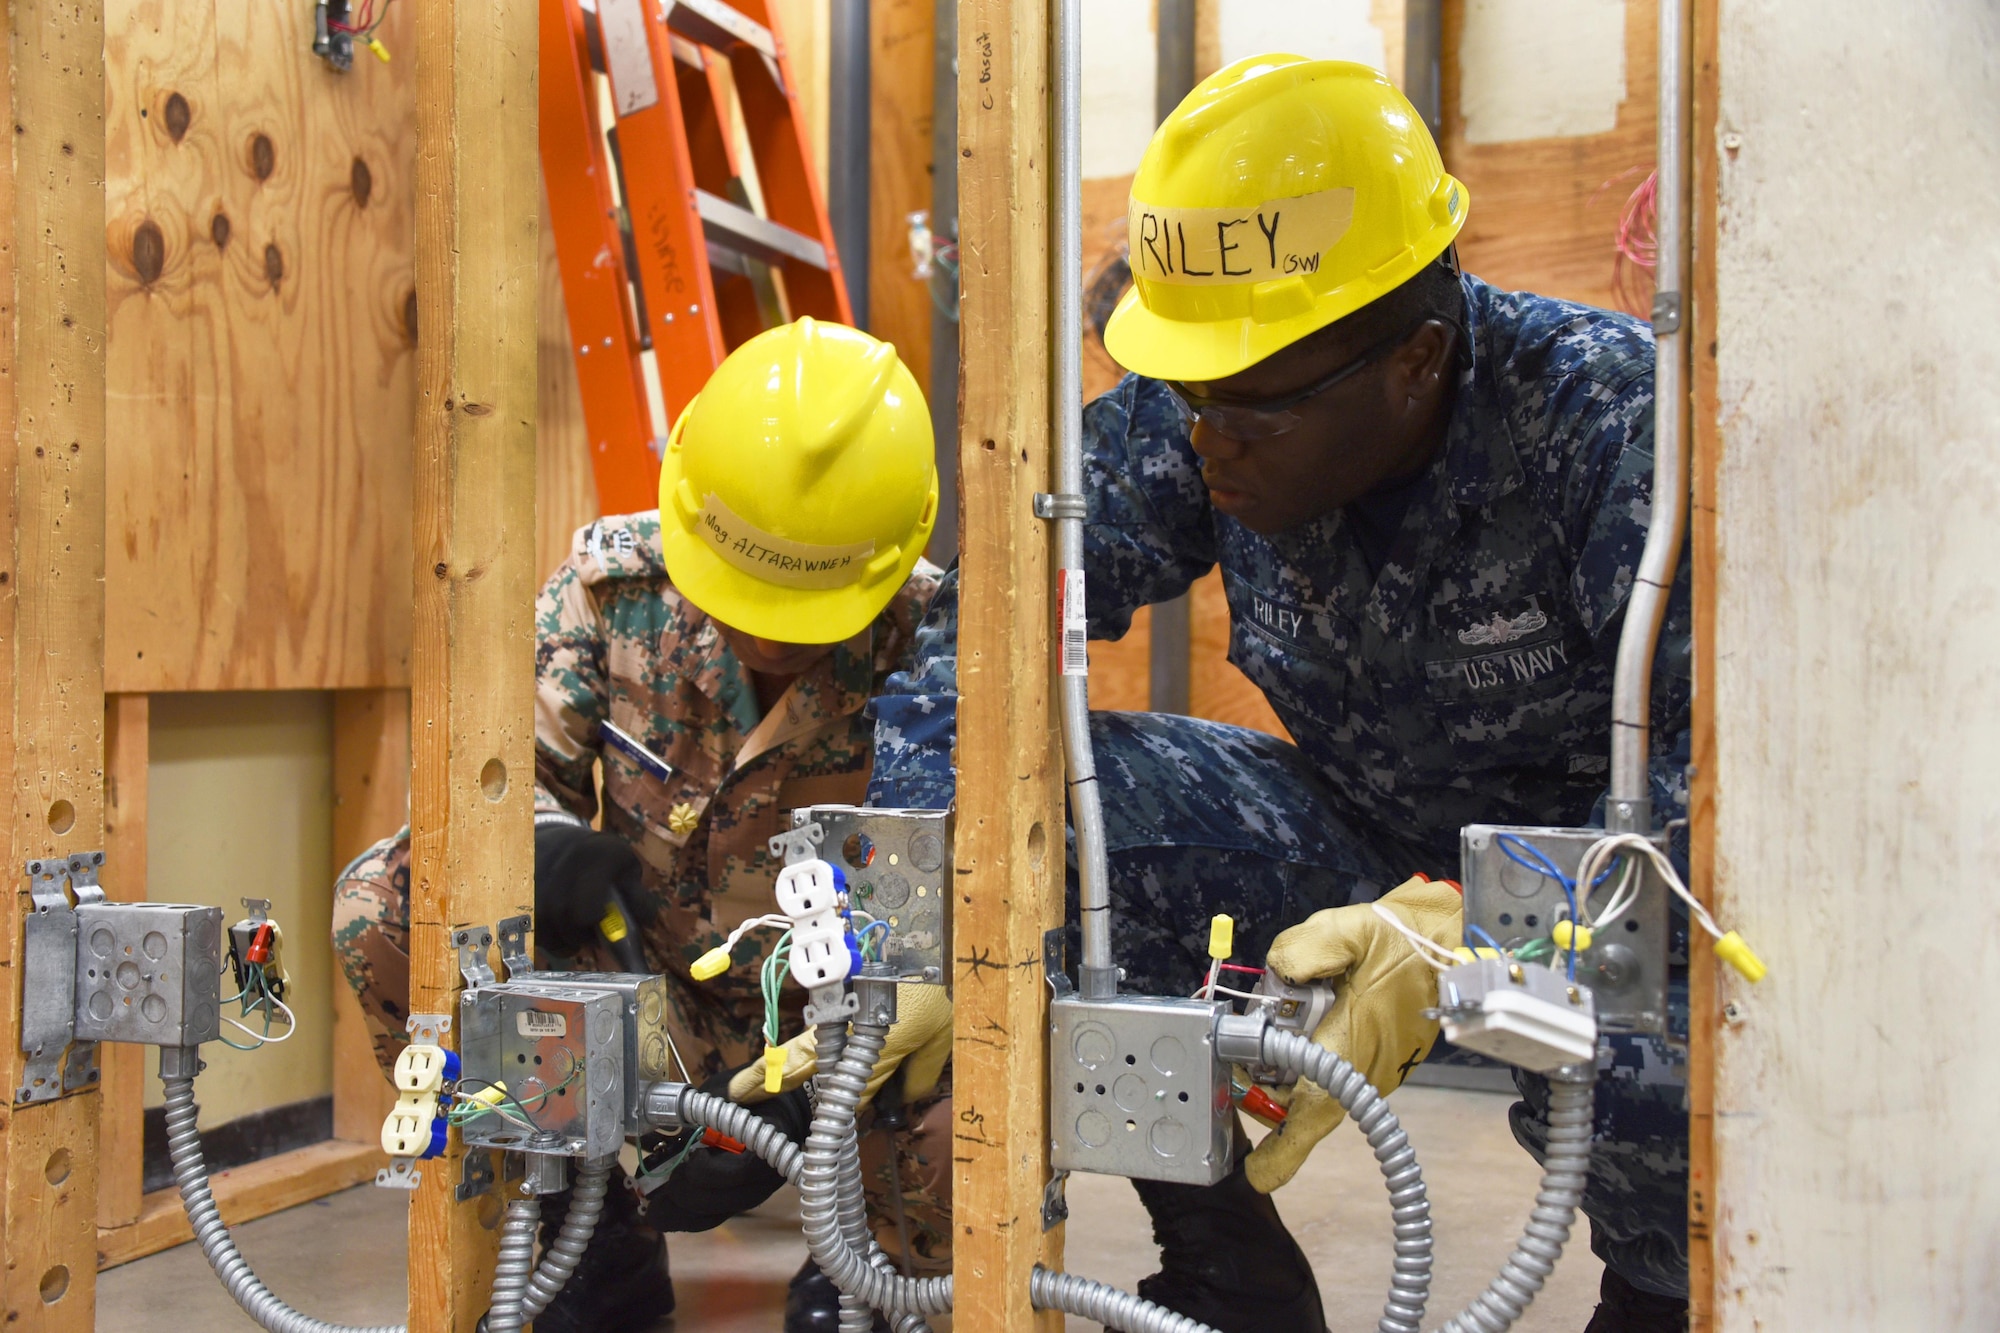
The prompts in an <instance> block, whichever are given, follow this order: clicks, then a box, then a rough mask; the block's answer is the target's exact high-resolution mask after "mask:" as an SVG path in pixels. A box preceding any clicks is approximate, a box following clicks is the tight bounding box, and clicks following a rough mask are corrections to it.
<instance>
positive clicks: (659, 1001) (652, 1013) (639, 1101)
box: [508, 972, 686, 1134]
mask: <svg viewBox="0 0 2000 1333" xmlns="http://www.w3.org/2000/svg"><path fill="white" fill-rule="evenodd" d="M528 980H540V981H546V982H548V983H549V984H551V985H557V986H563V987H567V988H569V989H571V990H589V991H604V992H606V993H607V994H611V995H616V996H617V997H618V1002H619V1003H620V1004H621V1005H623V1006H624V1009H625V1017H624V1021H623V1022H622V1023H621V1024H620V1025H619V1027H620V1029H621V1032H622V1034H623V1037H624V1040H623V1042H622V1043H621V1045H622V1047H623V1051H622V1057H623V1060H624V1066H625V1091H624V1104H625V1132H626V1133H627V1134H644V1133H645V1132H647V1130H649V1129H650V1128H651V1125H650V1124H649V1123H648V1121H647V1120H646V1116H645V1098H644V1094H645V1091H646V1085H647V1084H648V1083H658V1082H661V1081H663V1080H666V1079H671V1078H675V1077H680V1078H685V1077H686V1075H685V1074H684V1073H683V1072H682V1071H680V1070H677V1069H675V1068H674V1067H673V1055H672V1046H671V1043H670V1042H669V1039H668V1035H667V1031H668V1030H667V1013H668V1008H667V979H666V978H665V977H663V976H653V975H648V974H646V973H643V972H554V973H550V972H544V973H533V972H530V973H527V974H525V975H522V976H516V977H513V978H511V979H510V981H509V983H508V984H509V985H511V984H513V982H515V981H528Z"/></svg>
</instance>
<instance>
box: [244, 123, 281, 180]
mask: <svg viewBox="0 0 2000 1333" xmlns="http://www.w3.org/2000/svg"><path fill="white" fill-rule="evenodd" d="M277 169H278V150H277V149H276V148H275V147H273V146H272V144H271V136H270V135H268V134H261V133H260V134H254V135H252V136H251V137H250V174H251V175H253V176H255V177H256V178H257V179H258V180H260V181H267V180H269V179H271V173H272V172H274V171H276V170H277Z"/></svg>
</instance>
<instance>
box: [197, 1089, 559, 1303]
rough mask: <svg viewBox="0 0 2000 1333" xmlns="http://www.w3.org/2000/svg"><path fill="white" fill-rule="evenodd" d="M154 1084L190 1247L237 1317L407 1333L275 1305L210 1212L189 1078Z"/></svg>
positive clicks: (225, 1228)
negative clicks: (160, 1092)
mask: <svg viewBox="0 0 2000 1333" xmlns="http://www.w3.org/2000/svg"><path fill="white" fill-rule="evenodd" d="M175 1053H176V1052H174V1051H172V1050H167V1051H162V1052H161V1056H162V1058H163V1059H164V1058H167V1057H169V1056H171V1055H173V1054H175ZM184 1054H185V1055H186V1057H187V1058H188V1061H189V1063H188V1065H187V1066H186V1067H191V1068H198V1067H199V1066H198V1065H194V1064H193V1063H192V1061H193V1057H194V1052H193V1051H191V1050H190V1051H186V1052H184ZM160 1081H161V1083H163V1084H164V1085H165V1087H166V1094H167V1155H168V1157H170V1158H171V1159H172V1161H173V1166H174V1184H175V1185H176V1186H178V1187H179V1188H180V1192H181V1204H182V1206H183V1207H185V1208H186V1209H187V1215H188V1223H189V1225H190V1226H192V1227H193V1228H194V1238H195V1241H196V1243H197V1244H199V1245H200V1246H201V1252H202V1254H203V1255H205V1256H206V1257H207V1259H208V1265H209V1267H210V1268H213V1269H214V1270H215V1275H216V1277H218V1278H220V1279H221V1281H222V1285H223V1288H224V1289H225V1290H226V1291H228V1293H229V1296H230V1299H231V1300H233V1301H235V1302H236V1303H237V1304H238V1305H240V1306H242V1307H243V1313H245V1314H247V1315H249V1316H250V1317H251V1318H252V1319H254V1320H255V1321H256V1322H257V1324H258V1326H259V1327H261V1328H267V1329H270V1330H271V1333H407V1328H406V1326H405V1325H402V1324H380V1325H375V1326H373V1327H369V1328H363V1329H357V1328H354V1327H352V1326H350V1325H346V1324H334V1323H329V1322H327V1321H326V1320H324V1319H314V1318H312V1317H311V1316H309V1315H303V1314H300V1313H299V1312H298V1311H297V1310H294V1309H293V1308H292V1307H291V1306H289V1305H287V1304H285V1303H284V1302H283V1301H281V1300H279V1299H278V1298H277V1296H275V1295H274V1294H272V1291H271V1289H270V1288H269V1287H267V1286H265V1285H264V1284H263V1283H262V1282H260V1281H258V1280H257V1275H256V1274H255V1273H254V1272H252V1271H251V1270H250V1265H249V1264H248V1263H246V1262H245V1261H244V1258H243V1256H242V1254H241V1253H239V1252H238V1251H237V1249H236V1242H235V1240H234V1239H233V1238H232V1237H231V1236H230V1234H229V1228H228V1226H227V1225H225V1224H224V1222H223V1220H222V1214H221V1213H219V1212H218V1211H216V1207H215V1196H214V1195H212V1194H210V1193H209V1189H208V1165H207V1163H206V1162H204V1161H203V1160H202V1155H201V1134H200V1132H199V1131H198V1130H196V1128H195V1115H196V1110H195V1104H194V1079H193V1077H191V1076H190V1077H187V1078H178V1077H176V1078H163V1079H161V1080H160ZM530 1238H531V1240H532V1233H531V1237H530ZM517 1327H518V1325H517Z"/></svg>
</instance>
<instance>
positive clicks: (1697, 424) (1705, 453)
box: [1688, 0, 1722, 1333]
mask: <svg viewBox="0 0 2000 1333" xmlns="http://www.w3.org/2000/svg"><path fill="white" fill-rule="evenodd" d="M1719 12H1720V5H1719V3H1718V0H1694V48H1693V54H1694V112H1693V118H1692V119H1693V127H1694V128H1693V144H1692V152H1691V153H1690V162H1691V164H1692V167H1693V178H1694V180H1693V183H1694V208H1693V211H1692V213H1691V215H1690V216H1691V218H1692V220H1693V224H1694V246H1693V264H1692V266H1691V269H1690V272H1691V275H1692V282H1691V284H1690V286H1691V292H1690V295H1691V298H1692V299H1691V300H1690V301H1689V303H1688V306H1689V319H1690V330H1691V331H1690V333H1689V338H1690V339H1691V341H1692V342H1693V347H1692V348H1691V349H1690V351H1691V355H1690V357H1689V362H1690V367H1691V372H1692V375H1691V380H1692V388H1693V403H1692V407H1691V410H1690V412H1689V417H1690V425H1691V426H1692V428H1693V432H1694V442H1693V451H1692V454H1691V460H1690V474H1691V480H1692V486H1693V508H1692V511H1691V513H1690V514H1689V521H1690V530H1691V533H1692V540H1693V543H1694V680H1695V690H1694V717H1693V724H1692V725H1693V738H1692V756H1691V757H1692V759H1693V768H1692V770H1691V774H1690V779H1689V783H1688V816H1689V823H1688V837H1689V848H1688V872H1689V874H1688V880H1689V887H1690V888H1692V889H1693V890H1694V893H1695V896H1696V897H1698V898H1699V899H1701V901H1702V902H1703V903H1704V904H1706V905H1711V906H1712V905H1713V904H1714V901H1715V897H1714V894H1715V815H1716V800H1717V796H1718V793H1717V790H1716V777H1717V764H1716V746H1715V609H1716V576H1717V574H1718V572H1719V565H1718V561H1719V559H1720V548H1719V547H1718V545H1717V533H1716V499H1717V477H1718V475H1719V473H1720V469H1721V466H1722V416H1721V410H1720V400H1719V399H1718V397H1717V381H1716V371H1717V365H1716V358H1715V340H1716V329H1717V310H1716V276H1715V247H1716V240H1717V237H1718V235H1719V232H1718V228H1717V222H1718V209H1719V207H1720V203H1721V174H1720V167H1721V164H1720V161H1719V160H1718V158H1717V156H1716V152H1717V147H1716V146H1717V143H1718V140H1719V139H1720V134H1719V133H1718V121H1719V117H1720V115H1721V111H1720V105H1721V94H1722V78H1721V69H1720V63H1719V62H1720V56H1719V52H1718V49H1717V41H1718V33H1719ZM1716 966H1717V964H1716V961H1715V955H1714V954H1713V953H1712V952H1710V951H1709V950H1707V949H1691V950H1689V951H1688V1314H1689V1329H1690V1333H1709V1331H1710V1330H1712V1329H1713V1328H1714V1327H1715V1320H1716V1290H1715V1249H1714V1231H1713V1225H1714V1221H1715V1218H1716V1215H1717V1214H1716V1208H1717V1205H1718V1197H1717V1192H1716V1191H1717V1185H1718V1183H1719V1180H1718V1177H1717V1174H1716V1161H1715V1047H1716V1025H1717V1024H1718V1023H1719V1022H1720V1021H1721V1015H1720V1014H1718V1013H1717V1012H1716V1001H1715V993H1716Z"/></svg>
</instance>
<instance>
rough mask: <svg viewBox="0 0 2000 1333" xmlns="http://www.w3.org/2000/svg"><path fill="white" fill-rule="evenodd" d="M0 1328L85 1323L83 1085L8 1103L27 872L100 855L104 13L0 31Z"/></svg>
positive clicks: (28, 9) (88, 1277)
mask: <svg viewBox="0 0 2000 1333" xmlns="http://www.w3.org/2000/svg"><path fill="white" fill-rule="evenodd" d="M0 37H4V40H0V86H4V88H5V90H6V97H7V102H8V109H7V114H8V116H9V118H10V120H11V122H12V124H13V127H14V133H13V135H12V140H13V144H12V150H11V152H9V153H6V154H0V204H4V208H0V314H4V317H0V367H4V369H5V373H0V430H4V431H5V432H6V442H5V444H4V445H0V510H4V511H5V512H4V513H0V519H4V520H5V523H6V532H7V533H8V540H7V547H6V555H5V558H4V559H0V645H4V653H5V655H4V662H5V669H4V672H0V734H4V735H5V737H6V744H4V745H0V790H4V791H5V793H6V797H5V805H4V806H0V810H4V813H5V817H6V828H7V834H6V839H5V845H6V851H7V864H8V865H9V866H10V867H12V868H11V869H10V870H9V871H8V872H7V876H8V883H9V887H8V889H7V891H6V892H5V893H4V894H0V979H4V983H5V984H4V988H0V995H5V996H6V997H7V999H6V1002H5V1003H0V1322H3V1323H4V1324H5V1325H6V1327H7V1328H8V1329H9V1330H21V1331H22V1333H28V1331H30V1330H33V1331H35V1333H41V1331H42V1330H64V1331H65V1333H86V1330H89V1329H90V1328H91V1327H92V1326H93V1325H94V1323H95V1308H94V1307H95V1282H94V1280H93V1279H94V1276H95V1273H96V1262H95V1260H96V1251H95V1248H94V1243H95V1240H96V1214H97V1154H96V1151H95V1150H96V1138H97V1110H98V1096H97V1093H96V1091H95V1089H94V1088H89V1087H87V1088H86V1089H85V1090H84V1091H82V1092H79V1093H74V1094H72V1095H70V1096H67V1097H61V1098H58V1099H57V1100H54V1101H46V1102H38V1103H35V1104H32V1105H26V1106H16V1105H14V1104H13V1103H14V1096H15V1094H14V1090H15V1089H17V1088H19V1087H20V1086H21V1085H22V1073H23V1065H24V1062H25V1057H24V1056H23V1054H22V1052H21V1049H20V1020H21V1011H20V1006H19V996H20V995H21V985H22V980H21V977H22V958H21V948H22V925H21V921H22V916H23V914H24V913H25V912H26V911H27V910H29V896H28V892H27V879H26V876H25V875H24V874H23V873H22V871H21V867H22V865H23V863H24V862H26V861H28V860H30V859H32V858H38V857H52V856H68V855H71V854H73V853H78V852H93V851H97V850H99V849H101V848H102V847H103V846H104V668H103V663H104V585H103V577H104V475H105V468H104V248H103V247H104V194H103V191H102V188H101V184H100V183H101V182H102V181H103V179H104V119H103V113H104V73H103V71H104V62H103V50H104V9H103V6H102V4H101V3H98V2H97V0H80V2H79V0H63V3H45V2H43V0H15V3H14V4H12V5H10V6H9V7H8V8H7V10H6V11H5V15H4V17H0Z"/></svg>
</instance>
